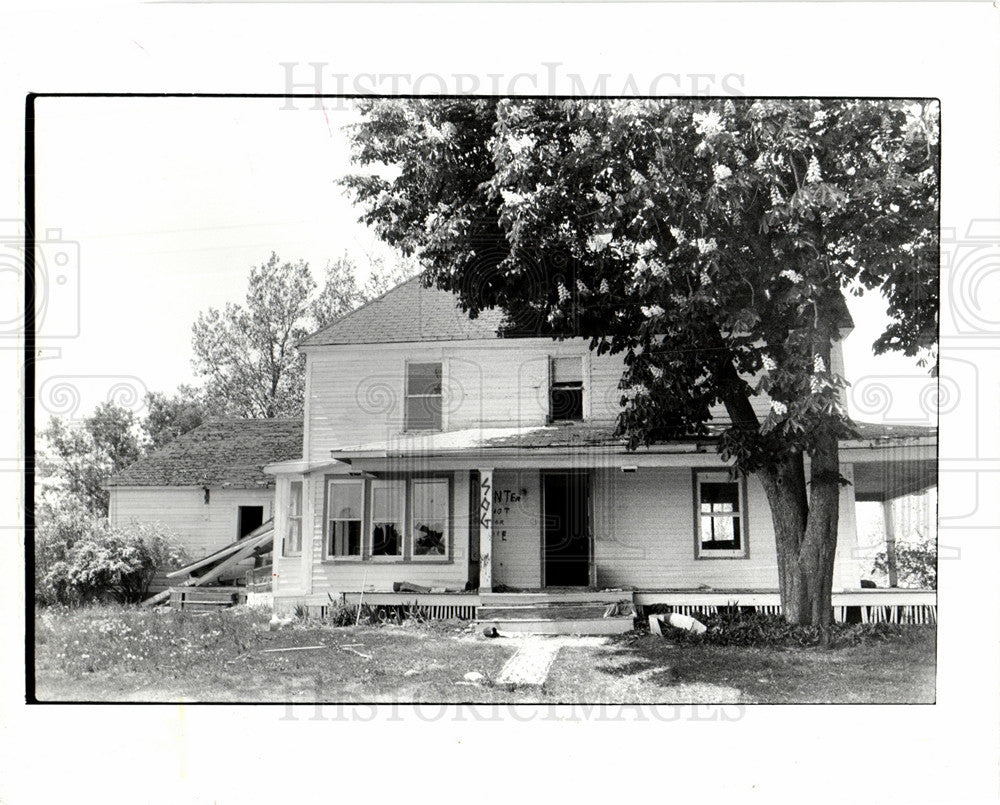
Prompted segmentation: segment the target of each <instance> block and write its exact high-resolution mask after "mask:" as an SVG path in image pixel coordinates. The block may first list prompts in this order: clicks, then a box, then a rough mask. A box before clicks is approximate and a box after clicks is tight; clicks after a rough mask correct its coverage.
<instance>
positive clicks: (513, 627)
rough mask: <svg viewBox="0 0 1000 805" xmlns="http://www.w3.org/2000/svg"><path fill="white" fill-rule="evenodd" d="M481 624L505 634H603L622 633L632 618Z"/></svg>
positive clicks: (627, 628) (628, 626) (630, 626)
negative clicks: (493, 627)
mask: <svg viewBox="0 0 1000 805" xmlns="http://www.w3.org/2000/svg"><path fill="white" fill-rule="evenodd" d="M478 622H479V624H480V625H482V626H495V627H496V629H497V631H498V632H499V633H500V634H502V635H507V634H562V635H578V634H579V635H603V634H624V633H625V632H628V631H631V629H632V618H585V619H578V620H494V621H490V620H482V619H478Z"/></svg>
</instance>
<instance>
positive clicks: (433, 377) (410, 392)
mask: <svg viewBox="0 0 1000 805" xmlns="http://www.w3.org/2000/svg"><path fill="white" fill-rule="evenodd" d="M403 417H404V421H403V429H404V430H441V363H440V362H437V363H408V364H406V403H405V410H404V413H403Z"/></svg>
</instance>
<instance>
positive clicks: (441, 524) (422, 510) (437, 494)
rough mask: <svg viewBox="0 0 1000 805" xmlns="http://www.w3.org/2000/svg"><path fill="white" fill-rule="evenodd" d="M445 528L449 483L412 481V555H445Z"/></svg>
mask: <svg viewBox="0 0 1000 805" xmlns="http://www.w3.org/2000/svg"><path fill="white" fill-rule="evenodd" d="M447 527H448V481H447V480H444V479H441V480H437V481H414V483H413V555H414V556H445V555H447V552H448V546H447V542H446V534H447Z"/></svg>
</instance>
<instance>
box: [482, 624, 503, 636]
mask: <svg viewBox="0 0 1000 805" xmlns="http://www.w3.org/2000/svg"><path fill="white" fill-rule="evenodd" d="M483 635H484V636H486V637H500V632H498V631H497V627H496V626H487V627H486V628H485V629H483Z"/></svg>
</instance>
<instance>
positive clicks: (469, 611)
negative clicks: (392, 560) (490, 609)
mask: <svg viewBox="0 0 1000 805" xmlns="http://www.w3.org/2000/svg"><path fill="white" fill-rule="evenodd" d="M365 606H368V605H367V604H365ZM373 606H374V607H375V608H376V609H381V610H384V611H387V610H389V609H391V608H392V607H393V605H392V604H375V605H373ZM397 606H399V607H400V608H401V609H402V610H403V611H404V612H406V613H407V614H416V615H419V616H420V617H421V618H427V619H428V620H452V619H457V620H466V621H471V620H475V619H476V607H475V606H474V605H470V604H433V605H427V606H424V605H412V604H399V605H397ZM333 609H334V607H333V606H319V607H309V614H310V615H318V616H319V617H320V618H326V617H327V616H328V615H329V613H330V612H331V610H333Z"/></svg>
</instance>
